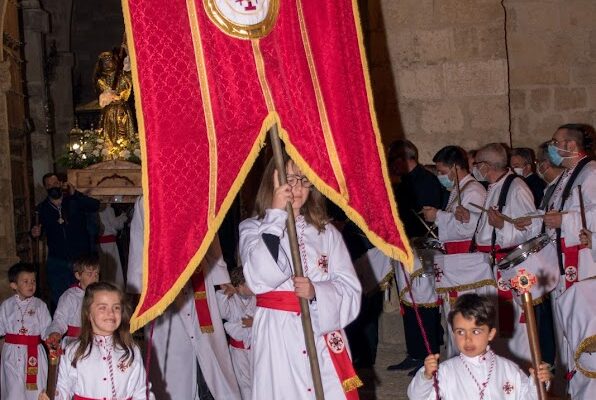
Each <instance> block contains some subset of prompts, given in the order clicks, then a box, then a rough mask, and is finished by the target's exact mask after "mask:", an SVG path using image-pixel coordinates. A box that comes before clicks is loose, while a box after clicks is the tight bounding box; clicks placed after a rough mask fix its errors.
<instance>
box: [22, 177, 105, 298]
mask: <svg viewBox="0 0 596 400" xmlns="http://www.w3.org/2000/svg"><path fill="white" fill-rule="evenodd" d="M42 182H43V185H44V187H45V188H46V190H47V192H48V197H46V199H44V200H43V201H42V202H41V203H39V204H38V205H37V207H36V211H37V212H38V213H39V225H35V226H33V228H31V236H33V237H34V238H37V237H40V236H41V235H42V234H45V235H46V238H47V244H48V258H47V261H46V268H47V274H46V275H47V279H48V285H49V287H50V295H51V309H52V310H53V309H54V308H55V306H56V305H57V304H58V299H59V298H60V296H61V295H62V293H63V292H64V291H65V290H66V289H68V288H69V286H70V285H71V284H73V283H74V282H75V279H74V276H73V273H72V268H71V265H70V264H71V262H72V261H73V260H75V259H77V258H79V257H80V256H82V255H86V254H90V253H92V252H93V251H94V249H92V248H91V241H90V239H89V233H88V231H87V218H86V214H88V213H95V212H97V211H98V210H99V201H98V200H95V199H92V198H91V197H88V196H85V195H84V194H82V193H81V192H79V191H77V190H76V189H75V188H74V186H73V185H72V184H70V183H67V182H65V183H63V182H61V181H60V180H59V179H58V177H57V176H56V174H53V173H48V174H45V175H44V176H43V178H42ZM65 189H66V190H67V192H66V193H65V192H64V190H65Z"/></svg>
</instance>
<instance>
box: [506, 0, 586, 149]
mask: <svg viewBox="0 0 596 400" xmlns="http://www.w3.org/2000/svg"><path fill="white" fill-rule="evenodd" d="M506 9H507V21H508V24H507V34H508V35H507V42H508V49H509V55H510V61H509V63H510V70H511V75H510V78H511V80H510V88H511V97H512V103H511V119H512V137H513V145H514V146H517V145H526V144H530V145H532V146H536V145H538V144H540V143H541V142H543V141H545V140H547V139H550V137H551V136H552V134H553V132H554V130H555V129H556V127H557V126H558V125H561V124H563V123H566V122H586V123H589V124H592V125H594V123H596V112H595V109H596V26H595V25H594V21H596V2H595V1H593V0H541V1H536V0H534V1H520V0H516V1H512V0H509V1H506Z"/></svg>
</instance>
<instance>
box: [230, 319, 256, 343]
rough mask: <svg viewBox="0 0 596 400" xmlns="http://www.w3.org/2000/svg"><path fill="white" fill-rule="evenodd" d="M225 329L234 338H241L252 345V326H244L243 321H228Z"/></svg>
mask: <svg viewBox="0 0 596 400" xmlns="http://www.w3.org/2000/svg"><path fill="white" fill-rule="evenodd" d="M224 329H225V331H226V333H227V334H228V335H230V336H231V337H232V339H234V340H240V341H242V342H244V344H245V345H246V344H248V345H250V331H251V329H250V328H245V327H244V326H242V321H228V322H226V323H224Z"/></svg>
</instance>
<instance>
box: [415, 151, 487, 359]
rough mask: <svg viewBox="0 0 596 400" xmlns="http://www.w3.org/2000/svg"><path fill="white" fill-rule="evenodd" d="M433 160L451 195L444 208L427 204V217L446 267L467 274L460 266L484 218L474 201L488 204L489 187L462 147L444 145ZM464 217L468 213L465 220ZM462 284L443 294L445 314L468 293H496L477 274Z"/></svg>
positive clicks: (451, 346) (451, 349) (451, 345)
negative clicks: (470, 166)
mask: <svg viewBox="0 0 596 400" xmlns="http://www.w3.org/2000/svg"><path fill="white" fill-rule="evenodd" d="M433 162H434V163H435V164H436V166H437V171H438V173H439V174H438V176H437V177H438V178H439V182H441V184H442V185H443V187H445V189H447V190H448V191H449V192H450V194H449V200H448V202H447V206H446V207H445V209H444V210H437V209H436V208H434V207H424V208H423V211H424V219H425V220H427V221H429V222H434V223H435V224H436V225H437V227H438V228H439V240H441V242H442V243H443V246H444V247H445V251H446V253H447V254H448V255H449V256H448V257H445V264H444V265H442V268H443V269H445V268H449V269H451V270H453V273H455V274H459V273H463V274H465V273H466V272H462V269H460V266H461V265H464V264H466V260H467V259H468V253H469V252H470V249H471V247H472V237H473V236H474V231H475V229H476V225H477V224H478V219H479V218H480V211H479V210H477V209H475V208H473V207H471V206H470V203H474V204H484V199H485V198H486V189H485V188H484V186H483V185H481V184H480V183H479V182H478V181H477V180H476V179H474V177H473V176H472V175H471V174H470V173H469V171H468V159H467V154H466V151H465V150H464V149H462V148H461V147H458V146H446V147H443V148H442V149H441V150H439V151H438V152H437V154H435V156H434V157H433ZM456 176H457V178H456ZM468 210H469V211H468ZM464 216H466V218H465V219H464ZM435 260H436V259H435ZM447 260H448V261H447ZM461 284H462V286H461V290H458V289H456V288H452V289H450V290H449V292H443V293H441V294H440V296H441V297H442V300H443V301H442V305H441V307H442V309H443V310H442V313H443V315H448V314H449V311H450V310H451V303H452V302H453V301H454V300H455V299H456V298H457V297H458V296H459V295H460V294H462V293H464V292H471V291H473V292H476V293H478V294H492V293H494V288H493V287H488V286H491V284H490V283H487V282H482V280H481V279H476V278H475V277H474V278H471V279H470V280H468V279H467V278H466V279H462V280H461ZM493 284H494V283H493ZM464 287H465V289H464ZM446 331H447V336H448V340H447V352H448V357H451V356H454V355H455V354H456V352H457V347H456V346H455V341H454V338H453V331H452V330H451V329H446Z"/></svg>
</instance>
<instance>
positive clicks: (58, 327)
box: [46, 285, 85, 348]
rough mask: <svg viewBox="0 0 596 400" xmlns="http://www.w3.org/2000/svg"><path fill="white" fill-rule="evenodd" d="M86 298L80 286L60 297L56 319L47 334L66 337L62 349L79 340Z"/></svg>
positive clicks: (75, 286) (73, 287)
mask: <svg viewBox="0 0 596 400" xmlns="http://www.w3.org/2000/svg"><path fill="white" fill-rule="evenodd" d="M84 296H85V291H84V290H83V289H81V287H80V286H79V285H74V286H72V287H71V288H69V289H68V290H67V291H66V292H64V293H63V294H62V296H60V300H59V301H58V307H56V311H55V312H54V318H53V319H52V323H51V324H50V326H49V327H48V329H47V331H46V332H47V335H49V334H50V333H53V332H58V333H59V334H61V335H65V336H64V337H63V338H62V348H64V347H66V345H68V344H70V343H72V342H74V341H75V340H76V339H78V338H79V334H80V333H81V307H82V305H83V297H84Z"/></svg>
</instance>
